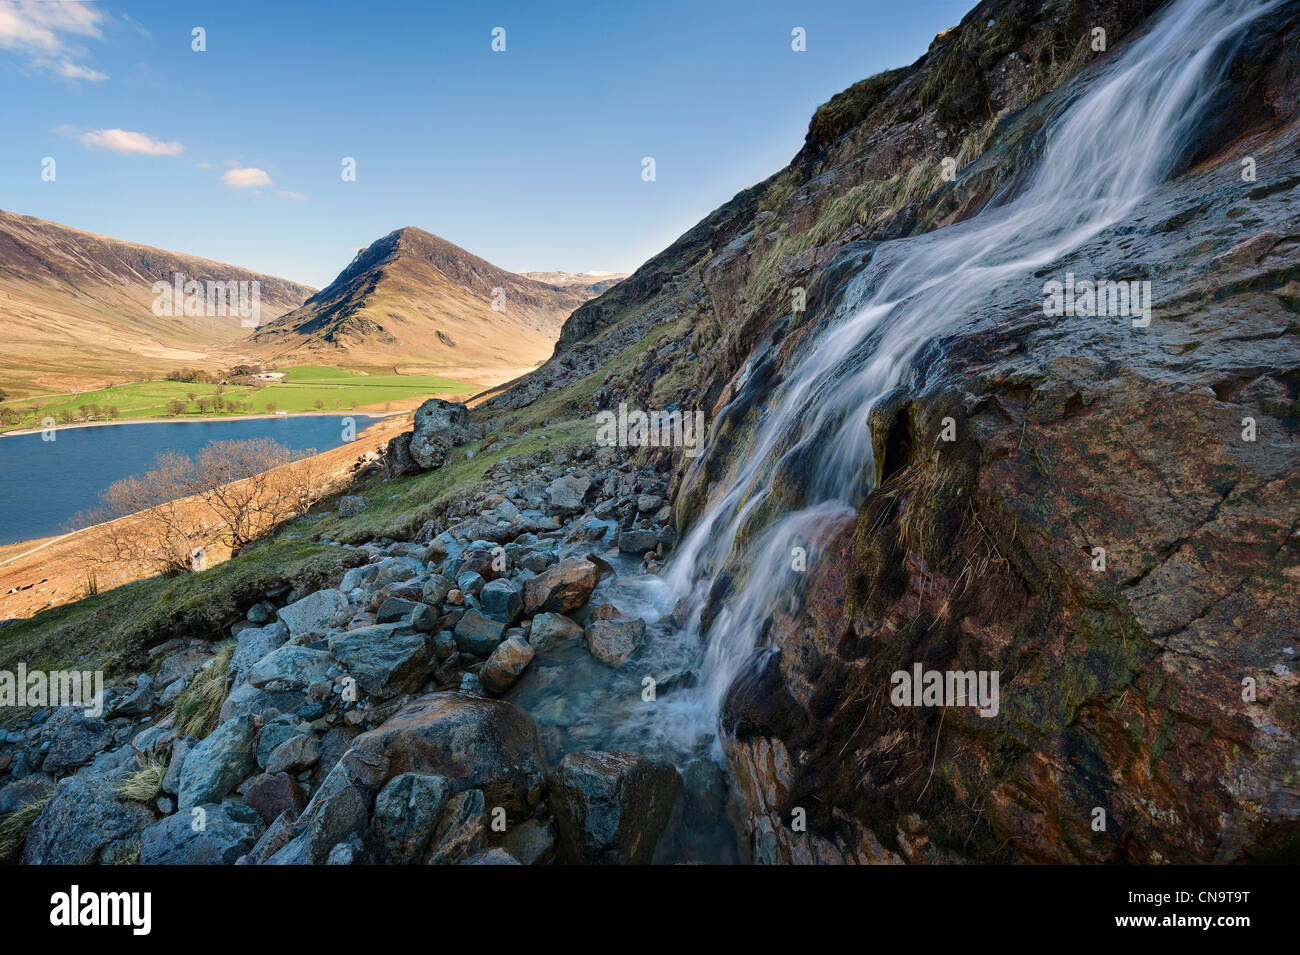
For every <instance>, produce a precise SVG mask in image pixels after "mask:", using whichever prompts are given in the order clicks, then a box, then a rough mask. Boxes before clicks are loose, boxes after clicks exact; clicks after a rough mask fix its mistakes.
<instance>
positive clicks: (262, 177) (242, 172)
mask: <svg viewBox="0 0 1300 955" xmlns="http://www.w3.org/2000/svg"><path fill="white" fill-rule="evenodd" d="M221 181H222V182H223V183H225V184H226V185H227V186H229V187H230V188H231V189H260V188H261V187H263V186H269V185H271V184H272V183H271V176H270V174H269V173H267V171H266V170H265V169H258V168H257V167H256V166H249V167H248V168H247V169H228V170H226V171H225V172H223V173H222V174H221Z"/></svg>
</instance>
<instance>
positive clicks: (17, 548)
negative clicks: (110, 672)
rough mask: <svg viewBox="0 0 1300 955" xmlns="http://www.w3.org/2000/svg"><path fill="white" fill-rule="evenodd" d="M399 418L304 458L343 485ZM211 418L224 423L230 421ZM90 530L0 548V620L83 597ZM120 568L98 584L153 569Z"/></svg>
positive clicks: (395, 431)
mask: <svg viewBox="0 0 1300 955" xmlns="http://www.w3.org/2000/svg"><path fill="white" fill-rule="evenodd" d="M402 414H405V415H406V417H407V418H409V417H410V412H409V411H408V412H397V413H393V414H390V415H388V416H386V418H385V420H382V421H376V422H374V423H373V424H372V425H371V426H370V427H368V428H366V429H365V430H364V431H361V432H358V434H357V437H356V440H354V441H350V442H348V443H347V444H342V445H339V446H338V447H337V448H333V449H331V450H329V451H323V452H321V453H320V454H317V455H315V456H313V457H312V458H310V459H307V460H311V461H314V462H315V463H316V465H317V467H318V468H319V469H320V471H321V473H322V474H324V475H325V476H326V478H327V482H328V483H329V484H330V485H331V486H332V487H333V488H335V489H337V488H339V487H342V486H345V485H346V482H347V480H348V476H349V474H350V472H351V468H352V466H353V465H354V464H355V462H356V461H357V459H358V457H360V456H361V455H364V454H365V453H366V452H368V451H374V452H376V453H379V452H382V450H383V448H384V446H385V445H386V444H387V443H388V441H390V440H391V439H392V438H395V437H396V436H397V435H399V434H401V433H402V432H403V431H406V430H409V428H410V424H409V422H408V421H402V420H400V418H401V415H402ZM233 417H241V416H233ZM394 419H396V420H394ZM164 420H169V419H164ZM216 420H218V421H223V420H224V421H229V420H231V418H218V419H216ZM124 423H125V422H124ZM169 423H174V422H169ZM293 466H294V465H285V467H293ZM194 506H195V507H197V505H194ZM133 517H134V515H129V516H127V517H125V518H121V520H124V521H129V520H132V519H133ZM93 530H94V529H93V528H80V529H78V530H75V531H71V532H69V533H66V534H58V535H54V536H50V537H37V538H33V539H29V540H25V541H14V542H13V543H10V544H6V545H4V546H2V547H0V620H4V619H11V618H24V617H30V616H31V615H32V614H34V613H37V612H39V611H41V610H44V609H46V608H47V607H52V606H56V605H58V604H63V603H68V602H69V601H72V600H78V599H80V598H81V597H82V596H84V595H85V588H86V577H87V570H86V564H85V561H84V560H83V555H84V552H85V550H86V547H87V546H88V545H89V543H90V541H91V540H92V539H93V538H92V536H91V532H92V531H93ZM120 570H121V574H120V576H119V577H117V578H116V579H114V580H106V579H105V580H100V581H99V582H98V583H99V585H100V586H101V587H102V589H105V590H107V589H111V588H112V587H116V586H119V585H121V584H124V583H128V582H129V581H132V580H138V579H140V578H142V577H149V576H153V574H154V573H155V571H154V569H153V568H150V567H146V566H143V565H142V566H133V567H122V568H120Z"/></svg>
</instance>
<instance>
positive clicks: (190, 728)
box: [176, 642, 235, 739]
mask: <svg viewBox="0 0 1300 955" xmlns="http://www.w3.org/2000/svg"><path fill="white" fill-rule="evenodd" d="M234 652H235V644H234V643H233V642H229V643H226V644H223V645H222V646H221V647H219V648H218V649H217V655H216V656H215V657H213V658H212V662H211V663H210V664H209V665H208V666H206V667H204V668H203V669H202V670H200V671H199V672H198V673H197V674H196V675H195V677H194V680H193V681H192V682H191V683H190V685H189V686H187V687H186V688H185V689H184V690H182V691H181V694H180V696H178V697H176V732H177V734H178V735H180V736H196V737H198V738H199V739H202V738H203V737H205V736H207V735H208V734H209V733H211V732H212V731H213V730H214V729H216V728H217V717H218V716H219V715H220V713H221V704H222V703H224V702H225V701H226V669H227V668H228V667H229V666H230V658H231V657H232V656H233V655H234Z"/></svg>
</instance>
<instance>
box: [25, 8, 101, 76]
mask: <svg viewBox="0 0 1300 955" xmlns="http://www.w3.org/2000/svg"><path fill="white" fill-rule="evenodd" d="M106 19H107V17H106V16H105V14H104V13H103V12H102V11H101V10H100V9H99V8H98V7H96V6H95V5H94V4H91V3H76V2H61V0H0V49H5V50H13V51H15V52H17V53H19V54H22V55H23V56H25V57H26V58H27V62H28V65H29V66H32V67H35V68H36V69H41V70H48V71H50V72H52V73H54V74H56V75H58V76H62V77H64V78H66V79H71V80H87V81H89V82H92V83H98V82H102V81H103V80H106V79H108V74H106V73H101V72H100V71H99V70H94V69H91V68H90V67H88V66H84V65H82V64H81V63H78V62H76V60H78V59H80V58H82V57H84V56H85V55H86V50H85V48H84V47H83V46H81V45H80V44H79V43H78V42H77V40H78V39H89V40H100V39H103V33H102V32H101V31H100V24H102V23H104V22H105V20H106Z"/></svg>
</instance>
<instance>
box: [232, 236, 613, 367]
mask: <svg viewBox="0 0 1300 955" xmlns="http://www.w3.org/2000/svg"><path fill="white" fill-rule="evenodd" d="M497 290H500V291H497ZM592 294H593V293H592V292H591V291H589V290H588V289H587V287H586V286H582V285H579V286H574V287H570V288H558V287H556V286H554V285H548V284H545V283H543V282H537V281H534V280H532V279H529V278H525V277H523V276H520V275H516V274H515V273H513V272H507V271H506V270H505V269H501V268H498V267H497V266H495V265H493V264H492V263H491V262H487V261H485V260H483V259H480V258H479V257H478V256H475V255H471V254H470V253H468V252H466V251H465V250H464V249H462V248H460V247H459V246H456V245H453V244H452V243H450V242H448V241H447V240H445V239H442V238H439V237H438V236H436V235H432V234H430V233H428V232H425V231H423V230H421V229H416V228H413V227H409V226H408V227H407V228H403V229H398V230H397V231H395V232H391V233H389V234H388V235H386V236H384V237H383V238H382V239H379V240H377V241H376V242H374V243H372V244H371V245H370V246H369V247H368V248H366V249H363V250H362V251H361V252H360V253H359V254H358V255H357V257H356V258H355V259H353V261H352V263H351V264H350V265H349V266H348V267H347V268H346V269H344V270H343V271H342V272H341V273H339V276H338V278H336V279H335V280H334V281H333V282H332V283H331V284H330V285H329V287H328V288H325V289H323V290H322V291H320V292H318V293H317V294H316V295H314V296H312V297H311V298H310V299H308V301H307V302H306V303H305V304H304V305H303V306H302V307H301V308H299V309H297V310H295V311H293V312H290V313H289V314H287V315H283V316H281V317H280V318H279V319H278V320H277V321H274V322H271V323H269V324H268V325H266V326H264V327H263V328H260V329H258V330H257V331H256V332H255V333H254V334H253V335H252V337H251V339H250V341H249V343H248V348H249V349H250V350H251V351H252V352H254V353H255V354H257V355H258V356H260V357H262V358H265V359H267V360H272V361H276V362H298V363H304V362H312V363H316V362H319V363H323V364H348V365H375V366H394V365H398V366H402V367H403V368H405V369H415V368H422V369H429V370H436V371H438V372H439V373H444V374H451V375H452V376H453V377H461V378H469V379H470V380H478V381H484V382H487V383H495V382H496V381H499V380H501V379H502V378H508V377H511V376H512V375H513V374H518V373H519V372H520V371H523V370H526V369H528V368H531V367H533V366H535V365H536V364H537V363H538V362H540V361H542V360H543V359H545V358H546V357H547V356H548V355H549V354H550V352H551V347H552V344H553V343H554V341H555V339H556V337H557V336H558V334H559V331H560V327H561V325H562V324H563V323H564V320H565V319H566V318H567V317H568V315H569V313H570V312H572V311H573V309H575V308H576V307H577V306H578V305H580V304H582V302H584V301H586V300H587V299H588V298H590V297H591V295H592ZM494 305H495V306H497V307H494Z"/></svg>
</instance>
